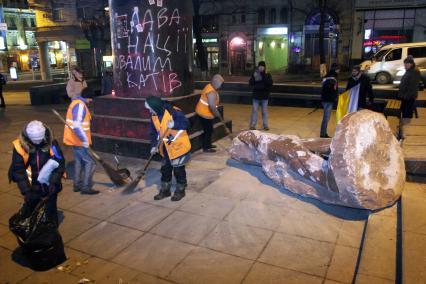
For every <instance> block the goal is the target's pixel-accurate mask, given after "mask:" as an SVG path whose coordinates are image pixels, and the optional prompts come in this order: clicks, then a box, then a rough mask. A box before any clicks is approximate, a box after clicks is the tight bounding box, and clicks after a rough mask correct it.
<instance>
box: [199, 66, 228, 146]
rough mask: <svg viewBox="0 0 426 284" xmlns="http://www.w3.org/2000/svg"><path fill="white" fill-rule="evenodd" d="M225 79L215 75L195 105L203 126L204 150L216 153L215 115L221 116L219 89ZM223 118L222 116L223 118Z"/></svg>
mask: <svg viewBox="0 0 426 284" xmlns="http://www.w3.org/2000/svg"><path fill="white" fill-rule="evenodd" d="M223 82H224V80H223V77H222V76H220V75H219V74H216V75H214V76H213V78H212V80H211V83H209V84H207V86H205V87H204V89H203V90H202V91H201V96H200V100H199V101H198V103H197V106H196V107H195V112H196V113H197V114H198V116H199V118H200V122H201V125H202V126H203V131H204V134H203V152H205V153H215V152H216V150H215V149H214V148H216V146H215V145H212V141H211V138H212V133H213V120H214V118H215V117H218V118H221V115H220V113H219V110H218V109H217V108H218V107H219V93H218V92H217V90H219V89H220V87H222V84H223ZM221 119H222V118H221Z"/></svg>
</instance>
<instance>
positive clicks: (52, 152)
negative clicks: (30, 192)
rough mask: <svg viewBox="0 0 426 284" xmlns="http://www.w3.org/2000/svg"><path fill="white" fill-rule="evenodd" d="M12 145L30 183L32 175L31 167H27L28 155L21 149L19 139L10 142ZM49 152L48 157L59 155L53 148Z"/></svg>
mask: <svg viewBox="0 0 426 284" xmlns="http://www.w3.org/2000/svg"><path fill="white" fill-rule="evenodd" d="M12 144H13V146H14V148H15V150H16V152H17V153H18V154H19V155H20V156H21V157H22V159H23V160H24V164H25V167H26V172H27V175H28V179H29V180H30V182H31V181H32V179H31V174H32V172H31V167H30V166H29V165H27V164H28V160H29V159H30V154H28V153H27V151H25V149H24V147H22V145H21V142H20V141H19V139H15V140H14V141H13V142H12ZM49 152H50V157H55V156H56V155H59V154H57V153H56V149H55V148H54V146H52V147H51V148H50V151H49Z"/></svg>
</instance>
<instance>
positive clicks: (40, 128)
mask: <svg viewBox="0 0 426 284" xmlns="http://www.w3.org/2000/svg"><path fill="white" fill-rule="evenodd" d="M25 131H26V132H27V136H28V138H29V139H30V140H31V142H33V143H34V144H40V142H41V141H42V140H43V139H44V135H45V134H46V127H44V125H43V123H42V122H41V121H38V120H33V121H31V122H30V123H28V125H27V128H26V129H25Z"/></svg>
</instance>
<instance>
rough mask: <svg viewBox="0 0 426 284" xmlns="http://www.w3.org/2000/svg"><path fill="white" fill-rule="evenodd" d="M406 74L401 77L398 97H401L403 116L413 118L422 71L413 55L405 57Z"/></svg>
mask: <svg viewBox="0 0 426 284" xmlns="http://www.w3.org/2000/svg"><path fill="white" fill-rule="evenodd" d="M404 67H405V70H406V71H405V74H404V76H402V78H401V84H400V85H399V93H398V98H399V99H401V112H402V118H413V112H414V108H415V102H416V99H417V96H418V93H417V91H418V88H419V82H420V71H419V70H418V69H416V63H414V59H413V57H412V56H411V55H409V56H407V58H405V59H404Z"/></svg>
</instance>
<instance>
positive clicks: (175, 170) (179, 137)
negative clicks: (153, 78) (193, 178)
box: [145, 96, 191, 201]
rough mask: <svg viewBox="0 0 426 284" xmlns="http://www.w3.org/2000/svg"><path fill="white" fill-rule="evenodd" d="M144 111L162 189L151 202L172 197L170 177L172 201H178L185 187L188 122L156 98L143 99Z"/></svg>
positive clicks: (175, 108) (174, 109)
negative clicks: (159, 159)
mask: <svg viewBox="0 0 426 284" xmlns="http://www.w3.org/2000/svg"><path fill="white" fill-rule="evenodd" d="M145 107H146V108H147V109H148V110H149V111H150V112H151V131H150V135H151V155H155V154H157V153H159V154H160V155H161V156H162V157H163V159H162V163H161V188H160V192H159V193H158V194H157V195H155V196H154V200H161V199H163V198H166V197H169V196H170V195H171V190H170V189H171V186H172V183H171V182H172V174H174V176H175V179H176V189H175V192H174V194H173V196H172V198H171V200H172V201H179V200H181V199H182V198H183V197H184V196H185V188H186V186H187V180H186V170H185V165H186V164H187V163H188V161H189V159H190V151H191V142H190V140H189V136H188V133H187V129H188V128H189V121H188V119H187V118H186V117H185V115H184V114H183V113H182V111H181V110H180V109H178V108H177V107H173V106H171V105H169V104H168V103H166V102H164V101H162V100H161V99H160V98H158V97H153V96H150V97H148V98H146V101H145Z"/></svg>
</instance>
